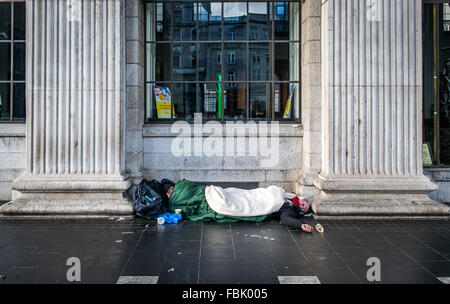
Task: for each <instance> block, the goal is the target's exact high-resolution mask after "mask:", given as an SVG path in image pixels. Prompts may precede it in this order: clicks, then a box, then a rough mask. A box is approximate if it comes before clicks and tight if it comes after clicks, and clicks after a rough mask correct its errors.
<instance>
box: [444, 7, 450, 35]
mask: <svg viewBox="0 0 450 304" xmlns="http://www.w3.org/2000/svg"><path fill="white" fill-rule="evenodd" d="M443 26H444V32H450V4H449V3H444V4H443Z"/></svg>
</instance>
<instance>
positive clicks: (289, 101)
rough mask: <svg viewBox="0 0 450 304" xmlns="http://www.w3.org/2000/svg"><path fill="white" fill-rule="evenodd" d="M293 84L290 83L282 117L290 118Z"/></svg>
mask: <svg viewBox="0 0 450 304" xmlns="http://www.w3.org/2000/svg"><path fill="white" fill-rule="evenodd" d="M294 91H295V84H292V85H291V87H290V88H289V97H288V100H287V102H286V108H285V109H284V115H283V119H286V118H291V104H292V96H293V95H294Z"/></svg>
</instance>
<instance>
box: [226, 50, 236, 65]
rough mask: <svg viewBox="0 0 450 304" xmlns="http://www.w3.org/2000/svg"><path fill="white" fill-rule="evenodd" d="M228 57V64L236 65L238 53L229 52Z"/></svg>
mask: <svg viewBox="0 0 450 304" xmlns="http://www.w3.org/2000/svg"><path fill="white" fill-rule="evenodd" d="M227 57H228V64H235V63H236V52H235V51H228V52H227Z"/></svg>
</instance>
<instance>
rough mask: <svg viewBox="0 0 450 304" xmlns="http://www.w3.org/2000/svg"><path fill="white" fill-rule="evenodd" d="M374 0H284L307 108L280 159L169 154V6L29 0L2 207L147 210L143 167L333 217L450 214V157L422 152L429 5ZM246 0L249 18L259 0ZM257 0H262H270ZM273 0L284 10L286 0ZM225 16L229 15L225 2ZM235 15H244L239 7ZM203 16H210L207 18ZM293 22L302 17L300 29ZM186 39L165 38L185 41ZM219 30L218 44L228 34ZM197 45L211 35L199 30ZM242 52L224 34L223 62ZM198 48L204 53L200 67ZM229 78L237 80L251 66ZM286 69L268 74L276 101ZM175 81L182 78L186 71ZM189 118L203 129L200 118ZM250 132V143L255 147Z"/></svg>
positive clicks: (1, 130) (288, 131)
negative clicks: (265, 189)
mask: <svg viewBox="0 0 450 304" xmlns="http://www.w3.org/2000/svg"><path fill="white" fill-rule="evenodd" d="M162 2H164V1H157V2H156V3H154V5H157V4H158V3H162ZM174 2H175V1H173V3H174ZM178 2H179V3H184V2H183V1H178ZM373 2H374V1H360V0H344V1H341V0H339V1H337V0H304V1H287V2H286V3H288V4H286V8H287V7H289V16H290V18H291V19H290V21H289V22H290V23H289V25H288V26H289V31H290V32H289V33H290V34H289V35H290V37H289V38H288V39H289V41H291V40H292V41H293V42H290V43H291V44H290V49H289V52H290V53H289V54H290V57H289V58H291V59H290V62H289V68H288V69H289V73H291V71H292V69H294V70H298V71H299V73H300V79H295V78H288V80H287V82H288V81H289V82H292V83H295V82H296V81H298V89H297V92H298V93H296V94H297V95H295V96H294V103H295V100H298V104H297V108H295V106H294V112H296V113H297V115H299V117H298V120H296V119H295V117H293V119H291V120H289V121H282V122H280V124H279V130H280V132H279V142H280V147H281V149H280V155H279V161H278V163H277V165H275V166H273V167H270V168H266V167H261V166H260V159H259V158H258V157H255V156H248V155H247V156H226V155H220V156H213V157H205V156H195V155H191V156H174V155H171V153H170V147H171V144H172V143H173V140H174V139H175V138H176V137H177V135H178V134H175V133H173V132H171V127H172V124H170V123H167V121H158V120H151V119H148V118H149V114H148V112H149V108H148V104H149V103H151V102H152V101H151V98H150V97H149V96H152V93H151V91H150V93H149V89H148V88H149V85H148V82H149V81H148V79H147V78H148V77H149V75H150V74H152V73H155V72H154V70H152V69H154V68H155V67H152V62H154V61H153V59H151V60H150V59H149V58H150V57H149V54H150V53H151V52H152V51H151V49H152V47H154V45H156V48H157V47H158V41H156V43H155V41H153V40H149V39H151V38H148V35H149V34H148V32H149V22H154V21H156V28H157V29H156V31H158V26H160V25H161V24H162V23H161V24H160V23H158V22H159V21H161V20H160V19H157V20H150V21H149V18H150V19H151V18H159V17H157V16H159V15H158V14H159V11H158V9H159V8H161V9H165V8H164V6H155V7H154V8H152V9H154V12H156V13H155V15H150V17H149V12H148V10H149V5H148V2H147V1H142V0H127V1H124V0H67V1H56V0H27V1H26V16H27V18H26V105H27V106H26V123H25V124H20V123H2V124H0V168H1V172H0V200H3V201H10V202H9V203H6V204H4V205H2V207H1V209H0V212H2V213H3V214H5V215H17V214H20V215H110V214H117V215H118V214H121V215H128V214H132V212H133V210H132V205H131V203H130V200H129V198H128V196H127V191H129V189H130V187H132V185H133V184H136V183H139V182H140V180H141V179H142V178H147V179H152V178H157V179H161V178H170V179H173V180H180V179H182V178H186V179H190V180H193V181H197V182H205V183H206V182H207V183H224V182H228V183H249V184H252V185H255V186H267V185H270V184H275V185H279V186H282V187H284V188H285V189H286V190H287V191H292V192H294V191H295V192H297V193H298V194H302V195H304V196H307V197H310V199H311V201H313V206H314V210H315V212H316V215H317V216H319V217H328V216H340V217H355V216H357V217H359V216H398V217H402V216H408V217H409V216H416V217H422V216H448V214H449V208H448V206H446V205H445V204H442V203H441V202H450V195H449V193H450V190H449V188H450V187H449V182H450V173H449V172H450V171H449V169H445V168H441V167H436V168H433V169H424V166H423V155H422V153H423V152H422V151H423V150H422V149H423V140H422V99H423V83H424V80H423V76H422V75H423V52H422V43H423V42H422V22H423V13H422V12H423V3H422V1H420V0H414V1H410V0H395V1H393V0H380V1H375V2H376V3H377V4H376V5H375V6H374V4H373ZM165 3H172V2H165ZM173 3H172V4H173ZM220 3H222V2H220ZM243 3H245V5H244V6H243V7H247V10H246V12H248V16H249V17H248V18H249V20H250V13H251V7H252V4H249V3H252V2H251V1H250V2H243ZM259 3H260V5H261V7H264V5H265V4H262V3H265V2H264V1H260V2H259ZM292 3H295V4H292ZM196 5H198V6H196V8H195V9H194V12H197V11H196V10H201V9H204V10H206V11H207V12H208V14H211V16H212V14H213V13H212V12H213V11H214V9H213V8H212V7H211V6H203V7H201V6H200V5H201V4H196ZM221 5H222V4H221ZM225 5H226V4H223V6H221V7H224V6H225ZM255 7H257V6H255ZM292 7H293V8H294V10H292V9H291V8H292ZM267 8H268V10H271V11H272V12H274V14H276V13H275V12H276V10H277V7H276V5H275V4H270V5H269V4H268V5H267ZM295 8H297V11H298V12H299V13H298V16H296V15H295ZM174 11H175V10H172V11H171V12H174ZM292 12H294V13H292ZM222 14H223V16H225V15H226V14H227V11H226V10H224V9H223V8H222ZM228 14H231V17H230V18H233V17H235V15H233V14H236V13H235V12H234V11H232V10H230V11H229V12H228ZM291 14H294V15H291ZM269 15H270V14H269ZM246 16H247V15H246ZM271 16H272V15H271ZM292 16H296V17H295V18H294V17H292ZM211 20H212V19H208V22H210V21H211ZM222 20H223V21H222V22H223V23H226V22H227V20H226V18H225V17H223V18H222ZM271 20H272V19H271ZM273 20H277V19H276V18H275V17H274V18H273ZM280 20H282V19H280ZM174 22H176V21H172V25H171V28H175V26H174V25H173V23H174ZM195 22H197V26H198V24H199V23H200V22H201V19H200V17H199V18H198V19H195ZM273 23H274V25H273V27H272V28H273V29H275V31H274V32H272V34H273V36H274V37H276V31H277V24H275V22H273ZM152 24H153V23H152ZM248 24H249V25H248V26H247V28H248V30H249V32H248V36H247V37H248V39H249V40H250V42H249V41H246V42H242V44H245V43H247V45H249V46H250V47H248V50H251V43H252V42H251V39H252V38H251V34H252V32H251V29H252V27H251V23H250V21H249V23H248ZM270 24H272V23H270ZM280 24H281V23H280ZM292 24H293V25H292ZM271 26H272V25H271ZM292 26H293V28H295V27H296V26H298V27H297V28H298V30H299V35H298V36H299V37H298V38H295V35H294V34H292V33H293V32H295V29H292V28H291V27H292ZM198 30H199V31H200V27H198ZM225 34H227V30H226V27H225V29H224V30H223V36H225ZM174 35H175V34H174ZM194 35H201V34H197V33H196V32H195V33H194ZM233 35H234V34H233ZM233 35H232V36H233ZM236 35H239V32H237V34H236ZM280 35H281V34H280ZM174 37H175V36H174ZM197 37H199V36H197ZM292 37H294V38H292ZM233 38H234V37H233ZM174 39H175V38H172V41H170V42H167V44H169V43H170V44H171V45H174V44H176V43H177V42H176V41H175V42H174V41H173V40H174ZM199 39H200V40H199ZM221 39H222V41H221V42H214V43H216V44H220V43H222V44H225V45H226V44H227V43H229V41H228V42H227V41H225V42H223V40H224V39H225V40H226V39H228V38H226V37H222V38H221ZM283 39H284V38H283ZM296 39H297V40H298V42H295V41H296ZM180 40H183V39H180ZM238 40H239V39H238ZM273 40H274V41H269V42H267V45H270V47H268V48H267V49H268V50H272V51H274V53H270V55H271V56H275V59H271V57H270V58H269V59H268V60H272V61H270V62H271V66H273V65H275V63H277V61H276V60H277V57H276V56H277V55H276V45H277V42H276V41H275V40H276V39H273ZM199 41H200V42H199ZM209 42H211V41H209ZM164 43H165V42H164ZM196 43H197V44H198V45H201V43H202V42H201V38H197V42H196ZM211 43H212V42H211ZM264 43H266V42H263V43H260V45H263V44H264ZM296 43H298V45H299V47H298V51H296V49H295V45H296ZM161 44H162V43H161ZM192 44H194V43H192ZM280 44H281V43H280ZM272 45H273V46H275V47H272ZM292 46H294V48H292ZM222 49H224V48H223V47H222ZM149 50H150V51H149ZM295 52H297V53H295ZM228 54H230V53H229V52H228V51H227V50H226V48H225V51H223V52H222V55H220V64H222V61H226V60H232V59H227V56H232V55H228ZM274 54H275V55H274ZM257 56H259V55H256V57H254V58H256V59H252V58H251V54H248V56H247V58H248V60H249V61H248V65H249V66H250V64H251V62H250V61H251V60H255V61H256V62H257V63H258V64H261V62H260V61H258V60H260V59H258V57H257ZM280 56H281V55H280ZM296 56H299V57H296ZM218 57H219V56H218ZM231 58H232V57H231ZM280 58H281V57H280ZM295 58H300V60H297V59H295ZM200 59H201V58H196V59H195V58H194V59H193V61H191V63H190V64H191V65H192V64H197V65H198V64H200V63H199V62H200ZM157 60H158V59H156V63H155V64H156V65H157V64H158V63H157ZM173 60H174V59H173V58H171V59H170V62H171V65H173V64H174V63H173ZM233 60H234V59H233ZM273 60H275V61H273ZM280 60H282V59H280ZM181 61H182V59H180V62H179V63H178V64H179V65H182V64H183V63H182V62H181ZM192 62H194V63H192ZM280 62H281V61H280ZM217 64H219V58H217ZM223 64H224V65H225V63H223ZM292 65H295V66H294V67H292ZM155 69H156V73H158V71H159V70H158V68H155ZM273 69H274V70H275V68H274V67H273ZM222 70H223V69H222ZM247 71H251V67H249V68H248V69H247ZM274 73H275V74H276V71H274ZM224 76H225V75H224ZM228 76H229V77H230V78H228V81H229V82H230V83H232V82H233V81H235V78H233V77H239V75H236V74H234V75H233V74H232V72H229V73H228ZM156 77H157V76H156ZM161 77H162V76H161ZM186 77H187V76H186ZM248 77H250V78H248V79H247V80H245V81H243V82H242V83H243V84H244V85H246V87H247V88H249V89H247V100H251V97H252V95H251V94H252V91H251V86H252V78H251V77H253V76H250V75H248ZM280 77H281V76H280ZM280 77H278V76H277V78H271V80H270V81H268V82H267V83H268V87H269V88H270V89H269V90H272V91H271V92H272V95H271V96H272V100H275V99H277V95H276V94H277V93H278V89H277V88H278V87H277V84H278V80H279V79H281V78H280ZM249 79H250V80H249ZM274 79H276V80H274ZM197 80H198V79H197ZM253 80H254V79H253ZM152 81H153V80H152ZM158 81H159V80H158V79H156V80H154V81H153V82H155V83H156V84H157V82H158ZM150 82H151V81H150ZM161 82H162V83H164V81H161ZM167 82H171V83H170V85H174V84H173V83H172V82H174V81H173V80H172V79H171V80H169V81H167ZM175 82H176V81H175ZM236 82H238V83H239V80H238V79H236ZM255 83H259V82H258V81H255ZM282 83H283V82H282V81H281V80H280V83H279V85H280V86H279V87H280V90H281V88H282ZM196 85H198V86H197V88H200V85H201V84H199V82H198V81H197V83H194V84H193V87H194V86H196ZM173 87H175V86H173ZM228 90H229V91H230V92H231V89H228ZM196 92H203V91H201V89H197V91H196ZM175 94H176V91H175V89H174V95H175ZM183 94H185V93H183ZM238 94H240V93H238ZM255 94H256V93H255ZM258 94H260V93H258ZM273 94H275V95H273ZM185 95H186V94H185ZM185 95H183V96H185ZM195 96H197V97H198V96H199V95H194V97H195ZM244 96H245V95H244ZM149 98H150V99H149ZM198 98H199V97H198ZM194 99H195V98H194ZM149 100H150V101H149ZM229 100H231V99H229ZM255 100H256V99H255ZM270 107H277V105H276V103H275V105H274V104H273V103H272V105H271V106H267V108H266V112H267V113H269V112H270V111H269V109H270ZM185 109H187V108H185ZM197 109H198V108H197ZM204 109H205V108H204ZM248 109H249V111H248V113H247V117H249V116H250V118H251V115H252V112H251V111H252V110H251V106H248ZM186 111H187V110H186ZM223 111H224V112H223V113H225V114H226V113H227V112H226V111H228V110H227V109H225V110H223ZM186 113H187V112H186ZM186 113H185V114H186ZM267 113H266V118H267V119H266V120H267V121H271V120H272V119H274V117H275V118H276V117H277V116H276V115H277V114H276V109H275V110H272V114H273V116H271V118H272V119H270V115H269V114H267ZM233 115H234V114H233ZM185 118H187V114H186V117H185ZM186 120H188V119H186ZM249 120H251V119H249ZM222 121H224V120H223V119H222ZM190 128H192V134H194V128H195V127H194V125H193V124H190ZM249 137H252V134H246V135H244V136H243V137H242V138H241V142H239V139H238V142H239V143H240V144H242V145H244V146H246V147H247V148H249V147H248V145H249V141H246V140H245V139H246V138H247V139H248V138H249ZM200 140H203V141H204V140H206V138H205V137H203V138H201V139H200ZM441 153H450V152H449V151H443V152H441ZM432 180H434V181H435V182H433V181H432ZM430 193H431V194H430Z"/></svg>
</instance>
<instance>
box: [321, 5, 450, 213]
mask: <svg viewBox="0 0 450 304" xmlns="http://www.w3.org/2000/svg"><path fill="white" fill-rule="evenodd" d="M369 3H371V2H370V1H359V0H328V1H323V5H322V17H321V20H322V130H323V132H322V147H323V148H322V169H321V172H320V175H319V177H318V178H317V179H316V180H315V182H314V185H315V186H316V187H317V188H318V189H319V190H320V194H319V195H317V196H315V198H314V204H313V207H314V209H315V211H316V213H317V214H318V216H319V217H320V216H334V215H341V216H345V215H348V216H360V215H364V216H370V215H374V216H429V215H448V214H449V208H448V207H447V206H445V205H443V204H440V203H438V202H435V201H433V200H431V199H430V198H429V197H428V193H429V192H431V191H433V190H435V189H437V185H436V184H434V183H432V182H431V181H430V180H429V179H428V178H426V177H425V176H424V175H423V169H422V153H421V145H422V90H423V81H422V1H419V0H415V1H411V0H395V1H392V0H380V1H375V6H369Z"/></svg>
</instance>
